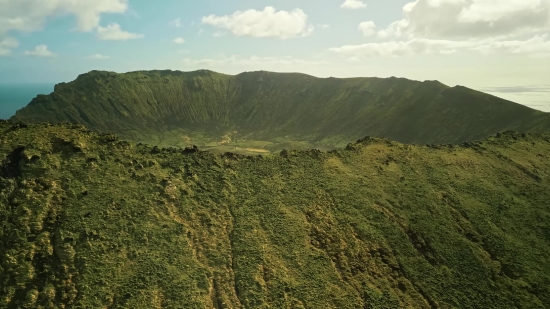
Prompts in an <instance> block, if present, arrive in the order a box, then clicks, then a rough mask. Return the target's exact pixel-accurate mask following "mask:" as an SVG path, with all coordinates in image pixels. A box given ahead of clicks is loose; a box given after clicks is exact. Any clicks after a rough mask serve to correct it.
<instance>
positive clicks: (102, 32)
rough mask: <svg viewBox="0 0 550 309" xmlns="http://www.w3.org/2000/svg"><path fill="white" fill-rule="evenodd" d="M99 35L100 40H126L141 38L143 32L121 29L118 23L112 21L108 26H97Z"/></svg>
mask: <svg viewBox="0 0 550 309" xmlns="http://www.w3.org/2000/svg"><path fill="white" fill-rule="evenodd" d="M97 37H98V38H99V39H100V40H111V41H115V40H116V41H126V40H131V39H141V38H143V34H137V33H130V32H127V31H123V30H122V29H120V25H119V24H117V23H110V24H109V25H107V27H101V26H98V27H97Z"/></svg>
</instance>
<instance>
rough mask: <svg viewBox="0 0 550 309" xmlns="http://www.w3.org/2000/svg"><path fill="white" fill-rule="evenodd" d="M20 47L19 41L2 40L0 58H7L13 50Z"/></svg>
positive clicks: (0, 39) (9, 38)
mask: <svg viewBox="0 0 550 309" xmlns="http://www.w3.org/2000/svg"><path fill="white" fill-rule="evenodd" d="M17 46H19V41H18V40H17V39H15V38H12V37H9V36H8V37H5V38H0V56H6V55H8V54H10V53H11V49H12V48H16V47H17Z"/></svg>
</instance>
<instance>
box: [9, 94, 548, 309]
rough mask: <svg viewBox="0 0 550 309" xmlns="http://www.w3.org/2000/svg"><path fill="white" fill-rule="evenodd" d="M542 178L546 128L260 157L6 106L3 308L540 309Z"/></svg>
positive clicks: (544, 284)
mask: <svg viewBox="0 0 550 309" xmlns="http://www.w3.org/2000/svg"><path fill="white" fill-rule="evenodd" d="M33 104H40V102H39V101H36V102H34V103H33ZM549 188H550V135H548V134H520V133H514V132H505V133H499V134H497V135H493V136H490V137H487V138H485V139H483V140H480V141H475V142H468V143H465V144H463V145H433V146H415V145H407V144H402V143H398V142H394V141H390V140H387V139H378V138H363V139H360V140H358V141H357V142H354V143H350V144H349V145H348V146H347V147H346V148H345V149H339V150H332V151H329V152H323V151H319V150H307V151H296V150H294V151H283V152H281V153H280V154H279V155H272V156H265V157H263V156H242V155H238V154H232V153H227V154H215V153H212V152H203V151H198V152H192V153H190V152H189V151H185V150H184V149H178V148H167V149H160V148H158V147H151V146H147V145H142V144H135V143H129V142H126V141H120V140H118V139H117V137H116V136H115V135H112V134H100V133H94V132H91V131H89V130H88V129H87V128H86V127H84V126H82V125H73V124H58V125H52V124H50V123H40V124H23V123H14V122H11V121H0V307H2V308H8V309H12V308H38V309H42V308H44V309H45V308H144V309H147V308H209V309H210V308H377V309H379V308H499V309H501V308H545V307H547V305H548V304H549V303H550V260H549V257H550V190H549Z"/></svg>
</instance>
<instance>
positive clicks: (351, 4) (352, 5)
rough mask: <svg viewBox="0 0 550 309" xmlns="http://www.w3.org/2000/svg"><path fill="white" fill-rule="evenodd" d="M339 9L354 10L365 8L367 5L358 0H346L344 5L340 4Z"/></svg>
mask: <svg viewBox="0 0 550 309" xmlns="http://www.w3.org/2000/svg"><path fill="white" fill-rule="evenodd" d="M340 7H341V8H343V9H352V10H356V9H364V8H366V7H367V4H366V3H363V1H360V0H346V1H344V3H342V5H340Z"/></svg>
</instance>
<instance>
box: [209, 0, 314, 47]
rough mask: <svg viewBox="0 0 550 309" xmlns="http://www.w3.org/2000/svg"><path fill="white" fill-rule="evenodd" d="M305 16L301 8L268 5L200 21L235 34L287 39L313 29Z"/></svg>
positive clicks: (211, 16) (305, 34)
mask: <svg viewBox="0 0 550 309" xmlns="http://www.w3.org/2000/svg"><path fill="white" fill-rule="evenodd" d="M307 18H308V16H307V15H306V14H305V13H304V11H302V10H301V9H294V10H292V11H282V10H281V11H276V10H275V8H273V7H271V6H268V7H266V8H265V9H264V10H263V11H257V10H253V9H251V10H246V11H237V12H235V13H233V15H230V16H229V15H225V16H215V15H210V16H204V17H203V18H202V23H203V24H208V25H211V26H214V27H217V28H222V29H227V30H229V31H231V32H232V33H233V34H234V35H237V36H251V37H256V38H266V37H275V38H279V39H288V38H293V37H303V36H307V35H309V34H310V33H311V32H312V31H313V28H314V27H313V26H312V25H308V23H307Z"/></svg>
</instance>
